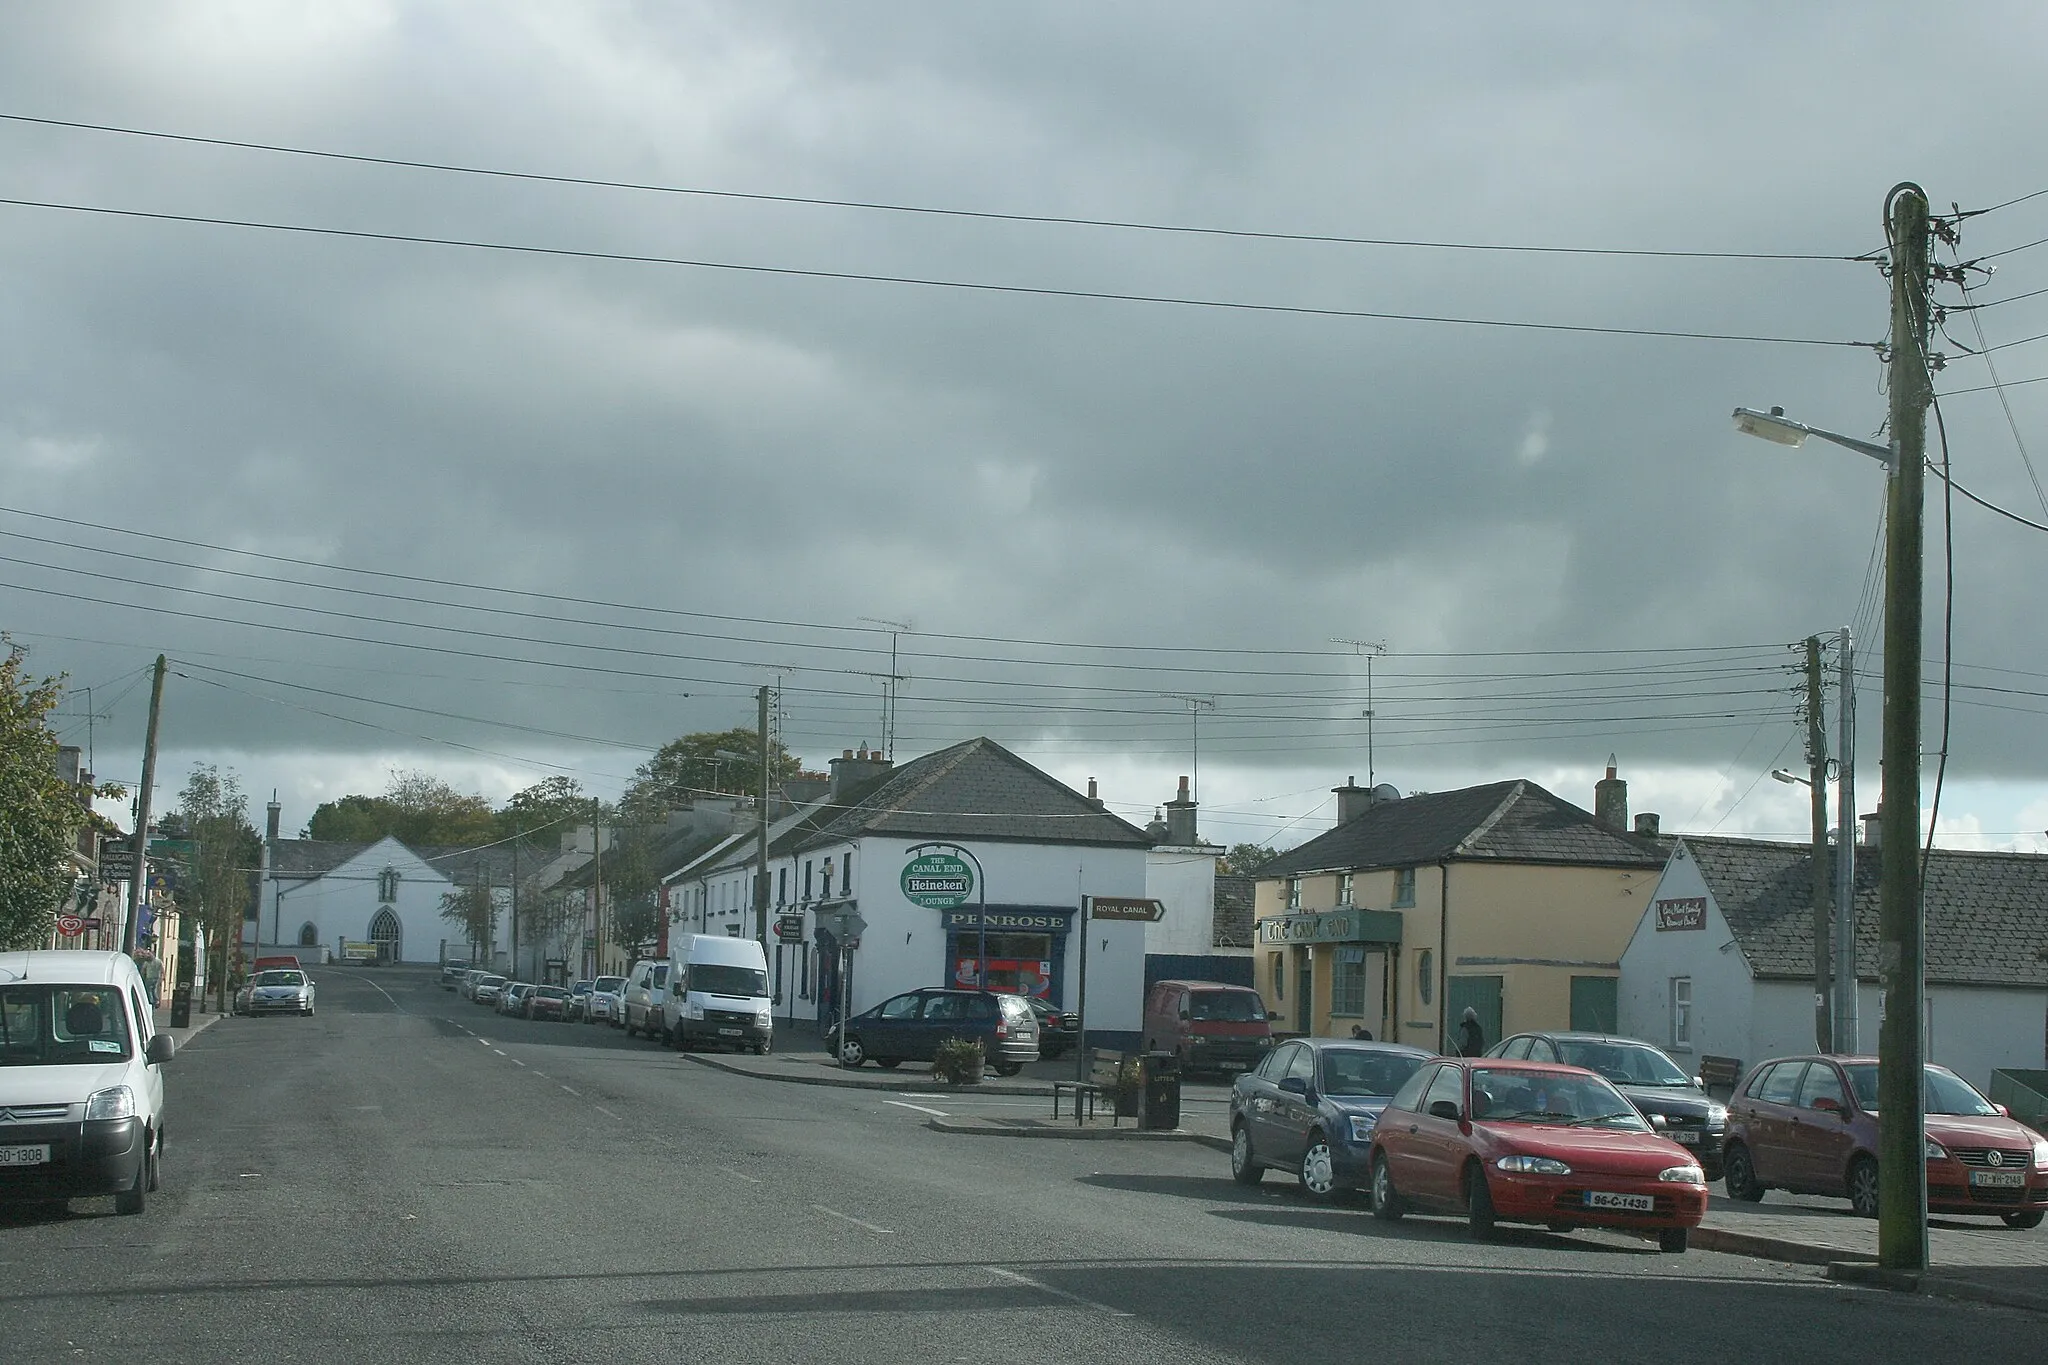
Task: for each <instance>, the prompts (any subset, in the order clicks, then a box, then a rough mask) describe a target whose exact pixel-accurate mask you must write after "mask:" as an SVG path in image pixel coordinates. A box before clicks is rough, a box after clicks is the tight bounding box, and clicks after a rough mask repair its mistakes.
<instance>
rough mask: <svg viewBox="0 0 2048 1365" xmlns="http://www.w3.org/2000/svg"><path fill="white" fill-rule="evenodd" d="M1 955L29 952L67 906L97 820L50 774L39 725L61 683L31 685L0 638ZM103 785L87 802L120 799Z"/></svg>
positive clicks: (50, 759) (21, 657) (49, 752)
mask: <svg viewBox="0 0 2048 1365" xmlns="http://www.w3.org/2000/svg"><path fill="white" fill-rule="evenodd" d="M0 650H4V651H5V653H6V657H5V659H4V660H0V948H35V947H40V946H42V944H43V942H44V941H45V940H46V939H47V938H48V937H49V934H50V929H51V927H52V925H53V924H54V923H55V921H56V918H57V912H58V909H59V907H60V905H61V904H62V903H63V902H65V901H66V900H68V899H69V897H70V893H71V887H72V878H73V872H72V869H71V867H70V866H69V865H68V862H69V859H70V856H71V853H72V851H73V850H74V849H76V848H77V847H78V833H79V831H80V830H81V829H82V828H84V827H85V826H86V825H88V824H92V823H95V821H96V817H95V816H93V815H92V813H91V810H90V809H89V807H88V806H87V804H86V802H85V801H84V800H81V792H80V790H79V789H78V788H77V787H74V786H73V785H71V784H70V783H69V782H66V781H65V780H64V779H63V778H62V777H60V776H59V775H58V773H57V736H56V735H55V734H54V733H52V732H51V730H50V728H49V726H48V725H47V724H46V723H45V717H47V716H48V715H49V714H50V712H51V711H52V710H54V709H55V708H56V706H57V703H58V701H59V700H60V699H61V698H62V696H63V690H64V682H63V679H62V678H34V677H31V676H30V675H29V673H28V670H27V668H26V666H25V662H26V659H27V653H26V651H24V650H22V649H20V648H18V647H17V646H16V645H15V644H14V642H13V641H11V640H9V639H7V637H6V636H4V635H0ZM121 794H122V793H121V789H120V788H118V787H113V786H105V787H100V788H98V789H96V790H95V791H94V792H93V793H92V795H99V796H119V795H121Z"/></svg>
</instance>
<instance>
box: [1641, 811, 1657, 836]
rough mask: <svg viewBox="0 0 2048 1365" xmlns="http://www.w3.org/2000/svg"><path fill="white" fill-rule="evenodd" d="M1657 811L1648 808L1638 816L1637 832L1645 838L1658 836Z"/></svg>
mask: <svg viewBox="0 0 2048 1365" xmlns="http://www.w3.org/2000/svg"><path fill="white" fill-rule="evenodd" d="M1657 823H1658V822H1657V812H1655V811H1652V810H1646V811H1644V812H1643V813H1642V814H1641V815H1638V816H1637V817H1636V833H1638V834H1640V835H1642V836H1643V837H1644V838H1645V839H1654V838H1656V837H1657Z"/></svg>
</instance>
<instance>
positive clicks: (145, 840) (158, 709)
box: [121, 654, 226, 981]
mask: <svg viewBox="0 0 2048 1365" xmlns="http://www.w3.org/2000/svg"><path fill="white" fill-rule="evenodd" d="M163 707H164V656H163V655H161V654H159V655H157V656H156V676H155V677H154V678H153V679H151V681H150V684H149V729H148V730H147V731H146V732H145V733H144V735H143V738H142V788H141V790H139V791H137V792H136V793H135V850H134V859H135V868H134V870H133V871H131V872H130V873H129V874H128V912H127V914H126V915H125V916H124V917H123V923H122V925H121V951H122V952H124V953H127V954H128V955H129V956H131V957H132V956H134V954H135V920H136V917H137V916H138V915H139V913H140V912H141V907H142V892H143V888H144V887H146V886H147V885H149V793H150V789H151V788H152V787H154V786H155V785H156V723H157V718H158V717H159V716H160V715H162V714H163ZM222 979H223V981H225V979H226V978H225V975H223V978H222Z"/></svg>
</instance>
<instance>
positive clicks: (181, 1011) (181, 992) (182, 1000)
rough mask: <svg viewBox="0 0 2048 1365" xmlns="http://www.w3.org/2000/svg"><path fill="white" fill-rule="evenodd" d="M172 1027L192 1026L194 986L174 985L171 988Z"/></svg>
mask: <svg viewBox="0 0 2048 1365" xmlns="http://www.w3.org/2000/svg"><path fill="white" fill-rule="evenodd" d="M171 1027H172V1028H191V1027H192V988H191V987H190V986H174V987H172V988H171Z"/></svg>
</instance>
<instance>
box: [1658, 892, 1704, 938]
mask: <svg viewBox="0 0 2048 1365" xmlns="http://www.w3.org/2000/svg"><path fill="white" fill-rule="evenodd" d="M1656 906H1657V932H1658V933H1660V934H1661V933H1663V932H1664V931H1665V930H1667V929H1704V928H1706V927H1707V898H1706V897H1705V896H1684V897H1680V898H1678V899H1676V900H1668V901H1658V902H1656Z"/></svg>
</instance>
